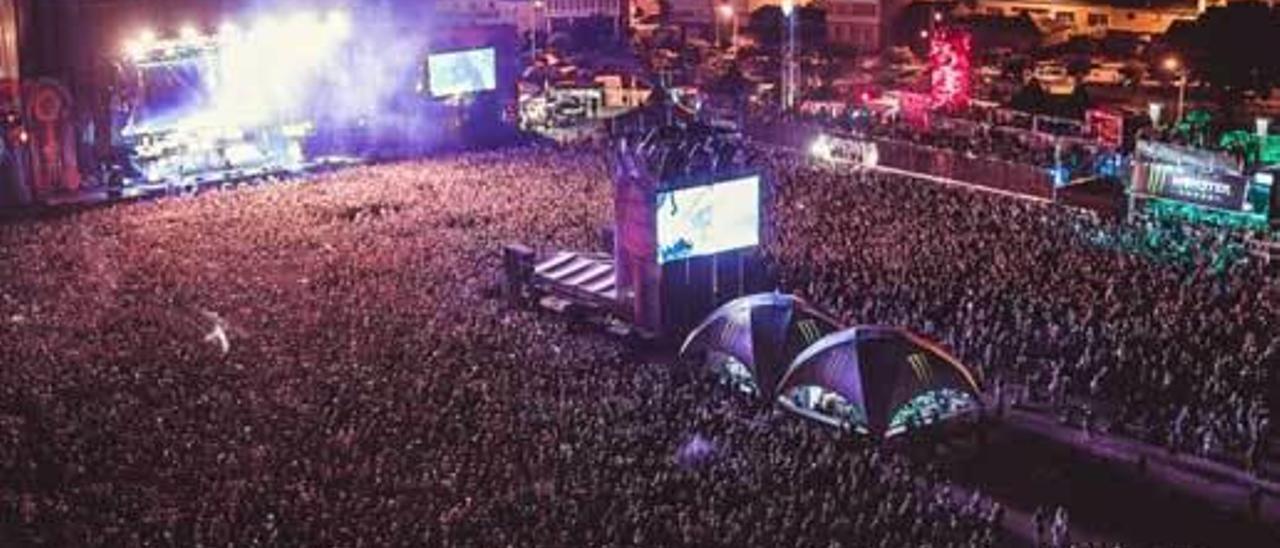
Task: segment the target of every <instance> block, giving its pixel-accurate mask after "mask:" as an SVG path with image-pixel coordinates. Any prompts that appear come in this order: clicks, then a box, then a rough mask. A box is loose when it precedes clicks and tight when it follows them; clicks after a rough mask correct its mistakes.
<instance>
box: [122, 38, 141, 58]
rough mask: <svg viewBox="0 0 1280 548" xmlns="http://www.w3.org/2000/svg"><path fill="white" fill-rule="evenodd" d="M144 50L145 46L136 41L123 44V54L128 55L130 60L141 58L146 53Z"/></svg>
mask: <svg viewBox="0 0 1280 548" xmlns="http://www.w3.org/2000/svg"><path fill="white" fill-rule="evenodd" d="M146 49H147V48H146V46H143V45H142V42H140V41H138V40H130V41H128V42H125V44H124V54H125V55H128V56H129V58H130V59H139V58H141V57H142V55H143V54H144V53H146Z"/></svg>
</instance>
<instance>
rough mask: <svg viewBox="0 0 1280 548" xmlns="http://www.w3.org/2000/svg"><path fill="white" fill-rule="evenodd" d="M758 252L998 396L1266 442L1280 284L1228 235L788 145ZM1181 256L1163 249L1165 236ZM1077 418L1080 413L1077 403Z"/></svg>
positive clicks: (1169, 437)
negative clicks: (1143, 245)
mask: <svg viewBox="0 0 1280 548" xmlns="http://www.w3.org/2000/svg"><path fill="white" fill-rule="evenodd" d="M758 161H760V162H762V163H767V164H769V165H770V166H771V169H772V171H773V172H774V173H776V174H780V178H779V181H778V184H777V187H776V188H777V193H776V196H775V197H776V204H775V211H774V212H773V215H772V217H771V219H772V222H773V223H774V224H773V229H774V238H773V241H772V242H771V245H770V249H769V251H770V256H771V257H772V258H774V260H776V262H777V266H778V268H779V270H780V271H781V272H782V273H783V274H782V275H783V285H784V287H786V288H789V289H793V290H794V291H796V292H798V293H800V294H801V295H804V296H806V297H808V298H809V299H810V300H811V301H813V302H816V303H820V304H823V305H825V306H828V307H830V308H831V309H832V310H833V311H836V312H837V313H838V314H839V315H840V316H842V317H843V319H844V320H845V321H846V323H887V324H893V325H903V326H908V327H910V328H911V329H913V330H916V331H918V332H921V333H924V334H926V335H928V336H930V337H932V338H935V339H937V340H939V341H943V342H945V343H946V344H947V345H948V346H949V347H951V348H952V349H954V350H955V351H957V353H958V355H959V356H960V357H961V359H962V361H965V362H966V363H968V364H969V365H971V366H972V367H974V368H976V369H977V370H978V371H980V372H981V377H982V378H983V379H985V382H986V386H987V387H988V389H989V390H992V392H993V393H995V394H997V395H999V397H1000V398H1001V399H1002V400H1004V401H1006V402H1013V401H1035V402H1039V403H1048V404H1052V405H1054V406H1056V407H1058V408H1060V409H1062V410H1063V412H1064V415H1070V416H1071V417H1072V418H1071V420H1073V421H1077V422H1088V423H1089V424H1090V425H1091V427H1094V428H1099V427H1101V428H1107V429H1109V430H1112V431H1116V432H1123V433H1126V434H1129V435H1133V436H1136V437H1140V438H1142V439H1145V440H1148V441H1152V442H1156V443H1162V444H1167V445H1168V446H1169V447H1170V449H1171V450H1177V451H1193V450H1194V451H1196V452H1198V453H1202V454H1204V455H1208V456H1212V457H1215V458H1222V459H1227V460H1229V461H1232V462H1234V463H1236V464H1242V465H1249V466H1253V467H1257V466H1258V465H1260V464H1261V462H1260V459H1261V458H1262V457H1263V456H1265V454H1266V450H1267V443H1268V438H1270V437H1272V436H1274V431H1273V429H1272V428H1271V427H1270V420H1271V419H1270V405H1271V400H1269V398H1270V397H1274V396H1272V394H1273V391H1274V390H1275V386H1276V382H1277V380H1278V379H1276V377H1275V373H1274V371H1275V360H1276V359H1277V358H1280V339H1276V338H1275V337H1274V335H1273V334H1272V333H1273V332H1274V329H1275V327H1276V325H1277V313H1280V306H1278V305H1280V299H1278V297H1280V295H1277V293H1276V286H1275V284H1274V283H1273V282H1272V281H1271V275H1270V274H1269V273H1268V272H1267V271H1266V266H1265V264H1263V263H1261V262H1258V261H1249V260H1247V259H1248V258H1247V257H1239V256H1238V255H1239V254H1238V253H1237V254H1235V255H1236V257H1235V260H1232V261H1229V262H1223V261H1218V260H1217V253H1219V252H1230V250H1231V249H1234V248H1233V246H1234V245H1236V244H1238V243H1239V242H1238V239H1239V236H1238V235H1230V234H1225V233H1223V232H1220V231H1217V232H1215V231H1206V230H1192V229H1187V230H1163V231H1162V232H1161V234H1162V237H1163V239H1162V240H1160V241H1158V242H1156V243H1148V245H1149V246H1151V247H1153V248H1156V249H1161V250H1165V251H1166V252H1165V253H1136V252H1133V250H1132V249H1128V248H1126V246H1119V245H1103V243H1102V242H1117V241H1134V240H1149V236H1150V234H1151V233H1152V231H1154V230H1157V229H1159V228H1160V227H1158V226H1155V225H1152V224H1146V223H1137V224H1125V223H1120V222H1116V221H1112V220H1107V219H1103V218H1099V217H1097V216H1096V215H1093V214H1091V213H1087V212H1079V211H1075V210H1070V209H1066V208H1060V207H1056V206H1050V205H1043V204H1035V203H1029V202H1024V201H1019V200H1013V199H1009V198H1005V197H996V196H991V195H987V194H983V193H977V192H972V191H968V190H962V189H955V188H950V187H945V186H940V185H932V184H921V183H919V182H916V181H912V180H908V179H904V178H902V177H900V176H891V175H885V174H882V173H877V172H870V171H857V170H854V169H852V168H848V167H843V166H829V165H821V164H820V163H815V162H812V161H810V160H808V159H806V158H804V157H803V156H800V155H795V154H792V153H789V152H777V151H768V152H762V153H761V155H760V158H759V159H758ZM1170 249H1180V250H1182V251H1183V253H1181V254H1180V255H1179V256H1180V257H1183V258H1185V260H1180V261H1171V260H1165V259H1166V258H1167V257H1168V256H1169V255H1171V254H1172V253H1173V252H1172V251H1169V250H1170ZM1086 417H1087V418H1086Z"/></svg>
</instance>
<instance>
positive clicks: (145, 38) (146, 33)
mask: <svg viewBox="0 0 1280 548" xmlns="http://www.w3.org/2000/svg"><path fill="white" fill-rule="evenodd" d="M138 43H140V44H141V45H143V46H150V45H151V44H154V43H156V31H154V30H151V29H144V30H143V31H142V32H140V33H138Z"/></svg>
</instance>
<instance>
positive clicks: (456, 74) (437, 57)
mask: <svg viewBox="0 0 1280 548" xmlns="http://www.w3.org/2000/svg"><path fill="white" fill-rule="evenodd" d="M427 84H428V90H429V91H430V92H431V96H432V97H435V98H442V97H451V96H454V95H462V94H465V93H476V92H480V91H493V90H494V89H497V87H498V68H497V59H496V53H495V52H494V49H493V48H483V49H470V50H463V51H451V52H447V53H433V54H431V55H428V56H427Z"/></svg>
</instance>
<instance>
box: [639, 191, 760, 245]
mask: <svg viewBox="0 0 1280 548" xmlns="http://www.w3.org/2000/svg"><path fill="white" fill-rule="evenodd" d="M657 200H658V208H657V216H658V223H657V224H658V262H659V263H668V262H671V261H678V260H682V259H688V258H692V257H700V256H704V255H711V254H714V253H720V252H722V251H729V250H732V249H741V248H745V247H752V246H755V245H759V243H760V177H759V176H755V175H752V176H750V177H743V178H740V179H731V180H728V181H724V182H720V183H715V184H710V185H703V186H695V187H690V188H682V189H678V190H671V191H667V192H660V193H658V196H657Z"/></svg>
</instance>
